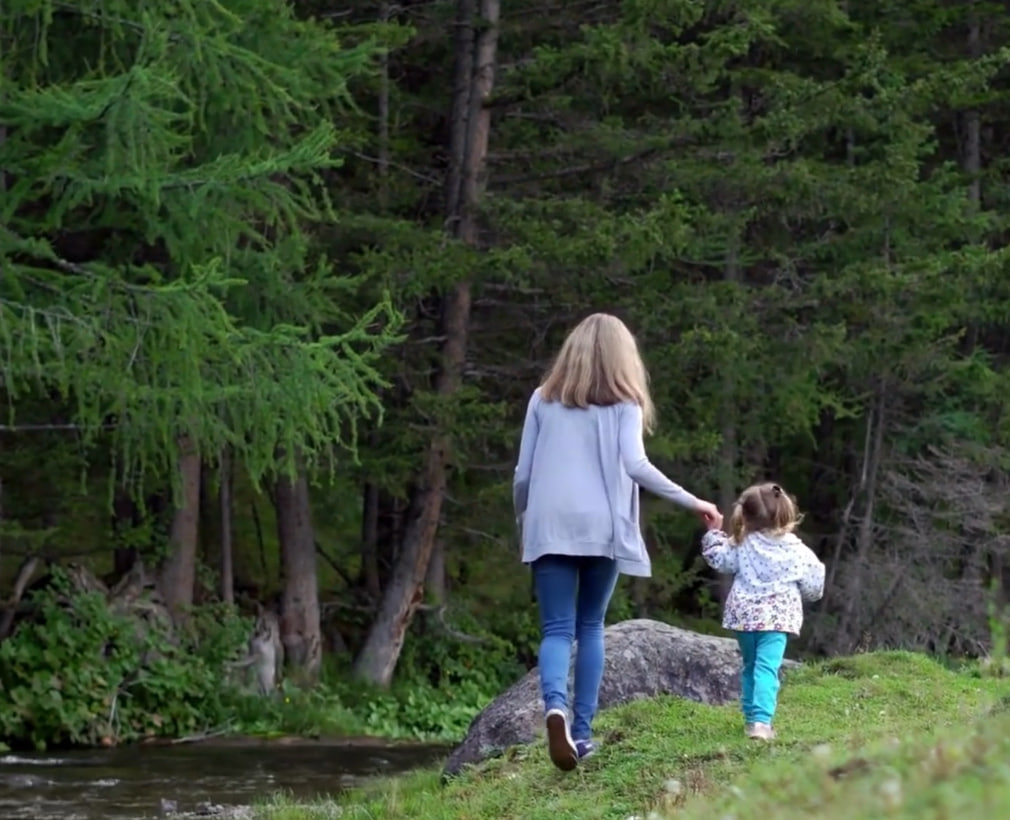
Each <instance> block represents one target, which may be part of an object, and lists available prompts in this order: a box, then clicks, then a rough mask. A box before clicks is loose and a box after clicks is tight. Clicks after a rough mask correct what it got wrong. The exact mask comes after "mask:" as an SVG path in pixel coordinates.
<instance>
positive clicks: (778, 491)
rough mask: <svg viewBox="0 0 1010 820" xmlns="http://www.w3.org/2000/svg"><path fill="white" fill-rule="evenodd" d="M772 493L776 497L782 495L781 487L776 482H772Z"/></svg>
mask: <svg viewBox="0 0 1010 820" xmlns="http://www.w3.org/2000/svg"><path fill="white" fill-rule="evenodd" d="M772 495H774V496H775V497H776V498H778V497H779V496H780V495H782V488H781V487H780V486H779V485H778V484H772Z"/></svg>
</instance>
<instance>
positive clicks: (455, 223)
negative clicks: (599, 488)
mask: <svg viewBox="0 0 1010 820" xmlns="http://www.w3.org/2000/svg"><path fill="white" fill-rule="evenodd" d="M499 11H500V9H499V0H480V4H479V9H478V2H477V0H459V2H458V6H457V21H456V23H457V28H456V32H457V39H456V67H455V72H454V80H453V100H452V127H451V136H450V146H449V149H450V150H449V155H450V167H449V174H448V178H447V186H446V225H447V228H448V230H449V231H450V233H451V234H453V235H454V236H456V237H457V238H458V239H460V240H461V241H463V242H466V243H467V244H470V245H474V246H476V245H477V241H478V236H477V213H476V211H477V206H478V204H479V197H480V188H481V176H482V171H483V167H484V162H485V158H486V155H487V146H488V136H489V131H490V125H491V112H490V109H489V108H488V107H487V105H486V102H487V100H488V98H489V97H490V95H491V89H492V87H493V85H494V74H495V59H496V54H497V46H498V17H499ZM470 302H471V286H470V281H469V280H463V281H460V282H457V283H456V284H455V285H453V286H452V287H451V288H450V289H449V291H448V293H446V295H445V298H444V299H443V301H442V316H441V324H442V335H443V338H444V340H445V341H444V343H443V346H442V351H441V362H440V366H439V372H438V376H437V378H436V384H435V389H436V391H437V392H438V394H439V395H440V396H452V395H453V394H454V393H455V392H456V390H457V387H458V386H459V383H460V380H461V378H462V371H463V363H464V360H465V358H466V350H467V340H468V330H469V319H470ZM451 446H452V440H451V436H450V434H449V431H448V430H445V429H438V430H437V431H436V432H435V434H434V435H433V436H432V440H431V443H430V445H429V447H428V450H427V452H426V454H425V458H424V466H423V468H422V470H421V474H420V476H419V477H418V482H417V495H416V503H415V505H414V510H415V512H414V514H413V515H412V517H411V520H410V521H409V522H408V523H407V527H406V530H405V533H404V539H403V545H402V548H401V550H400V553H399V555H398V557H397V561H396V564H395V566H394V567H393V572H392V576H391V578H390V581H389V583H388V584H387V585H386V589H385V593H384V595H383V597H382V603H381V604H380V607H379V612H378V614H377V616H376V619H375V622H374V623H373V624H372V627H371V629H370V630H369V633H368V637H367V638H366V640H365V644H364V646H363V648H362V650H361V654H360V655H359V656H358V659H357V661H356V662H355V666H354V671H355V674H356V675H357V676H358V677H360V678H362V679H363V680H366V681H369V682H371V683H374V684H377V685H380V686H388V685H389V684H390V683H391V681H392V679H393V672H394V671H395V669H396V662H397V660H398V659H399V657H400V651H401V649H402V648H403V641H404V637H405V636H406V632H407V628H408V627H409V626H410V622H411V619H412V618H413V616H414V613H415V612H416V610H417V606H418V604H419V603H420V602H421V598H422V589H423V585H424V580H425V578H426V576H427V573H428V565H429V562H430V559H431V554H432V550H433V549H434V546H435V537H436V534H437V532H438V524H439V519H440V517H441V513H442V502H443V500H444V497H445V492H446V487H447V483H448V476H447V461H448V458H449V455H450V450H451Z"/></svg>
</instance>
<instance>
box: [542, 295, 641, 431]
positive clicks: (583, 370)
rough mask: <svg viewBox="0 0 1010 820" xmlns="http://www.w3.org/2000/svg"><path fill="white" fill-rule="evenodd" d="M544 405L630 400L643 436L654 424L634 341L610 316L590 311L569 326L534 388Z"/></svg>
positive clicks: (619, 323)
mask: <svg viewBox="0 0 1010 820" xmlns="http://www.w3.org/2000/svg"><path fill="white" fill-rule="evenodd" d="M540 395H541V397H542V398H543V399H544V400H545V401H559V402H561V403H562V404H563V405H565V406H566V407H583V408H585V407H588V406H589V405H591V404H596V405H603V406H607V405H611V404H620V403H621V402H625V401H627V402H633V403H634V404H637V405H639V406H640V407H641V408H642V421H643V426H644V428H645V431H646V432H652V429H653V426H654V425H655V423H656V409H655V407H654V406H653V404H652V396H650V395H649V374H648V372H647V371H646V369H645V364H644V363H643V362H642V356H641V354H640V353H639V352H638V343H637V342H636V341H635V337H634V336H633V335H632V334H631V331H630V330H628V328H627V325H625V324H624V322H622V321H621V320H620V319H618V318H617V317H616V316H611V315H610V314H609V313H594V314H593V315H592V316H587V317H586V318H585V319H583V320H582V321H581V322H579V324H578V325H577V326H576V327H575V329H574V330H572V331H571V333H569V334H568V337H567V338H566V339H565V341H564V344H562V345H561V350H560V352H559V353H558V356H557V358H556V359H555V360H554V364H553V365H552V366H551V369H550V370H548V371H547V375H546V376H545V377H544V381H543V383H542V384H541V385H540Z"/></svg>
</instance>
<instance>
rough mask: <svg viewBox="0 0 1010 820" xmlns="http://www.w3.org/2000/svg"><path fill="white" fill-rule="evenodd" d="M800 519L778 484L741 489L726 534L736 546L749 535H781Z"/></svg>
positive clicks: (791, 528)
mask: <svg viewBox="0 0 1010 820" xmlns="http://www.w3.org/2000/svg"><path fill="white" fill-rule="evenodd" d="M802 520H803V516H802V515H801V514H800V511H799V507H798V506H797V504H796V501H795V499H794V498H793V497H792V496H790V495H789V493H787V492H786V491H785V490H783V489H782V487H780V486H779V485H778V484H771V483H768V484H755V485H754V486H752V487H748V488H747V489H746V490H744V491H743V492H742V493H741V494H740V497H739V498H738V499H737V500H736V503H735V504H734V505H733V512H732V513H730V516H729V534H730V535H731V536H732V538H733V543H734V544H740V542H741V541H743V539H744V536H746V535H747V533H749V532H767V533H768V534H770V535H785V534H786V533H787V532H792V531H793V530H795V529H796V527H797V525H798V524H799V523H800V521H802Z"/></svg>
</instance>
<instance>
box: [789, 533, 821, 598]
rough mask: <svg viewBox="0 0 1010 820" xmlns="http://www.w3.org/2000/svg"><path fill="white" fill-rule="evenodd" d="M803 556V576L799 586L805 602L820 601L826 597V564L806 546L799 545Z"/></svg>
mask: <svg viewBox="0 0 1010 820" xmlns="http://www.w3.org/2000/svg"><path fill="white" fill-rule="evenodd" d="M799 548H800V550H801V551H802V556H803V564H802V566H803V574H802V575H801V576H800V579H799V581H797V582H796V583H797V585H798V586H799V588H800V597H801V598H802V599H803V600H804V601H810V602H812V601H819V600H820V599H821V598H822V597H823V596H824V564H823V563H822V562H821V559H820V558H818V557H817V556H816V555H815V554H814V551H813V550H812V549H810V547H808V546H807V545H806V544H803V543H801V544H800V545H799Z"/></svg>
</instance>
